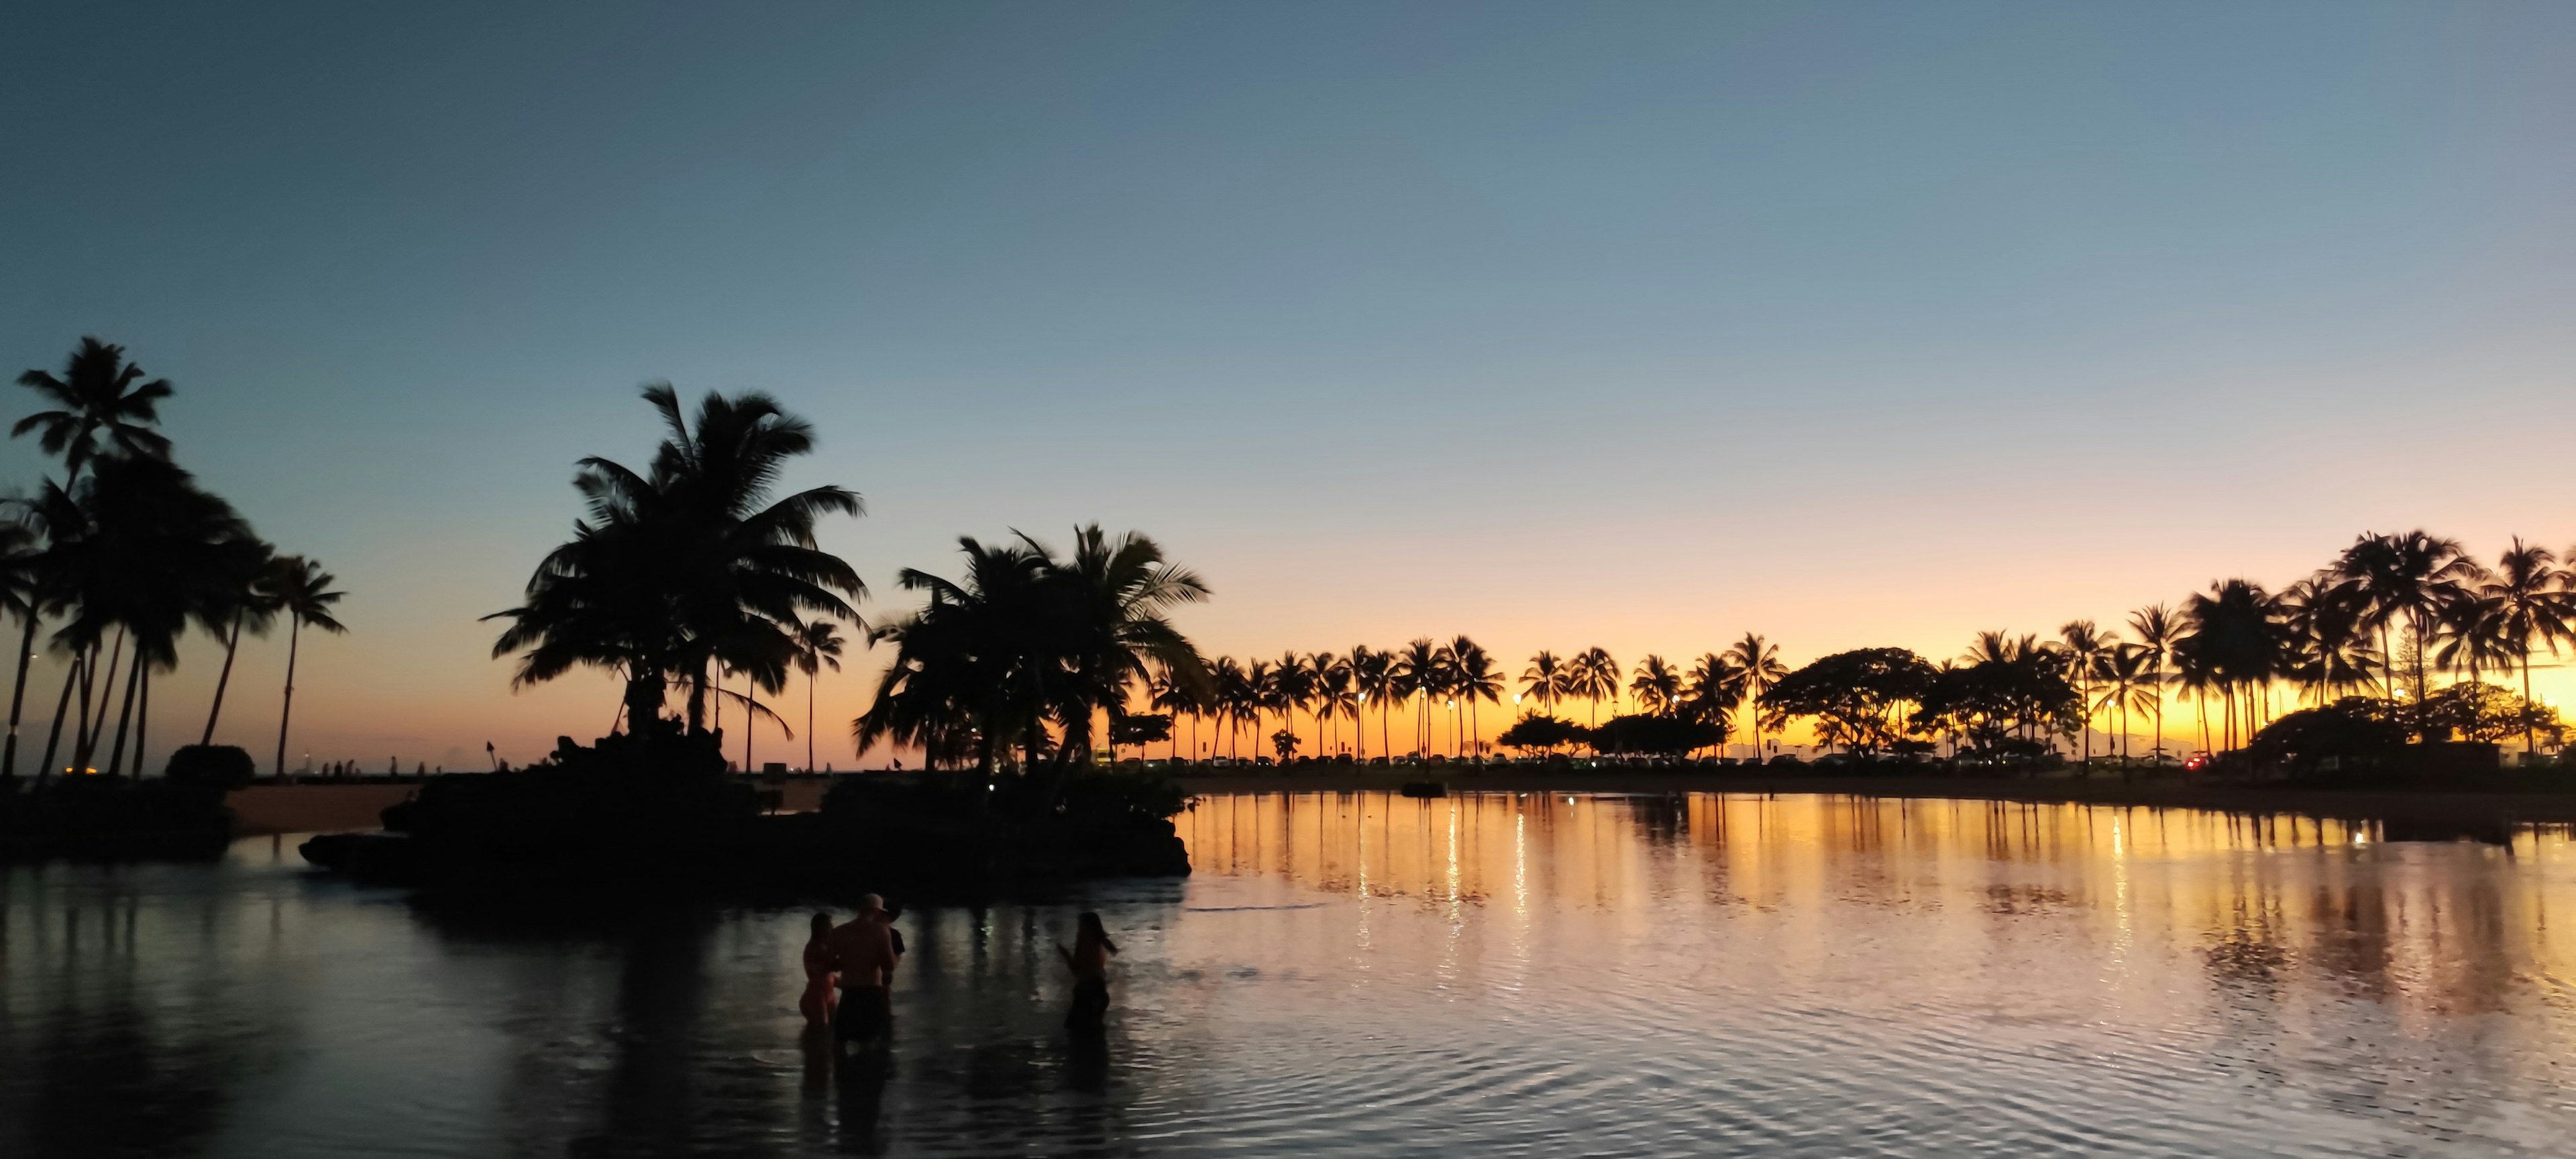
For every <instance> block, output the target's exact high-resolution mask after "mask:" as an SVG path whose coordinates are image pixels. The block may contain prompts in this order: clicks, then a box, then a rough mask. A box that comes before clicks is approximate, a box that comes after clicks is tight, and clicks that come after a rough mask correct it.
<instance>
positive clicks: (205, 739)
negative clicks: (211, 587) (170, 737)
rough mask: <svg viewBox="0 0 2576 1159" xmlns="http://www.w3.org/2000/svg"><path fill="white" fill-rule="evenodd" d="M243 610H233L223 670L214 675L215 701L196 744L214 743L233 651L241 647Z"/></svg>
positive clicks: (207, 714) (229, 678) (226, 641)
mask: <svg viewBox="0 0 2576 1159" xmlns="http://www.w3.org/2000/svg"><path fill="white" fill-rule="evenodd" d="M245 610H246V609H235V610H234V612H233V630H232V633H231V635H229V636H228V637H226V638H225V640H224V670H223V672H222V673H221V674H220V675H218V676H216V677H215V703H214V705H213V707H210V708H208V709H206V733H205V735H204V736H201V737H198V738H197V743H198V744H201V745H208V744H213V743H215V718H216V717H218V716H222V715H223V713H224V688H225V686H226V685H229V684H231V683H232V682H233V652H234V651H235V650H237V649H239V648H240V647H241V630H242V613H243V611H245Z"/></svg>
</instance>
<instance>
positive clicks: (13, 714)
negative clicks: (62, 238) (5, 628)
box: [0, 604, 2531, 781]
mask: <svg viewBox="0 0 2576 1159" xmlns="http://www.w3.org/2000/svg"><path fill="white" fill-rule="evenodd" d="M38 622H39V621H38V618H37V616H36V609H35V607H34V605H32V604H30V605H29V606H28V608H27V630H26V632H25V633H24V634H23V635H21V636H20V637H19V639H18V684H17V687H16V688H15V689H13V690H12V691H11V692H10V693H9V741H8V747H7V749H6V750H5V751H0V781H5V780H8V779H10V778H13V777H16V776H17V775H18V713H19V710H20V709H21V708H23V707H25V705H26V703H27V665H28V664H29V663H30V662H32V661H33V660H34V659H35V657H36V625H37V623H38ZM2529 675H2530V669H2529V667H2528V665H2527V664H2526V667H2525V668H2524V676H2525V679H2524V680H2523V685H2524V686H2525V687H2526V688H2527V687H2529V686H2530V684H2531V681H2530V679H2529Z"/></svg>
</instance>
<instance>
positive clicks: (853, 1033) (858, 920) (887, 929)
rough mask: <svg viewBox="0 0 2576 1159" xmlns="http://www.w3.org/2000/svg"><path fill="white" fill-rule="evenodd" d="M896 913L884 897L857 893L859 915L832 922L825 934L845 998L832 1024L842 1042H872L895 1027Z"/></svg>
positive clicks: (842, 997)
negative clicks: (840, 921) (836, 924)
mask: <svg viewBox="0 0 2576 1159" xmlns="http://www.w3.org/2000/svg"><path fill="white" fill-rule="evenodd" d="M894 943H895V939H894V917H893V915H891V914H888V913H887V912H886V910H885V899H884V898H881V897H878V896H877V895H875V894H873V893H872V894H869V895H867V896H866V897H863V898H860V899H859V916H857V917H854V918H851V919H850V920H849V921H846V922H843V923H841V924H840V925H838V926H835V927H833V929H832V932H831V933H830V934H829V935H827V936H826V937H825V938H824V942H823V944H824V947H825V949H826V950H827V951H828V953H829V956H830V958H831V961H832V967H833V969H835V970H838V971H840V975H841V976H840V987H841V1004H840V1008H839V1009H838V1010H836V1011H834V1012H833V1015H832V1029H833V1031H834V1032H835V1033H837V1034H838V1035H839V1036H840V1038H841V1041H843V1042H862V1043H863V1042H869V1041H872V1040H875V1039H878V1038H883V1037H885V1036H886V1035H887V1034H889V1033H891V1032H892V1031H893V1029H894V1005H893V999H892V995H891V994H890V992H889V991H888V987H889V986H891V985H892V984H893V981H894V968H895V964H896V963H898V962H900V961H902V958H903V955H902V952H901V951H898V950H897V949H895V944H894Z"/></svg>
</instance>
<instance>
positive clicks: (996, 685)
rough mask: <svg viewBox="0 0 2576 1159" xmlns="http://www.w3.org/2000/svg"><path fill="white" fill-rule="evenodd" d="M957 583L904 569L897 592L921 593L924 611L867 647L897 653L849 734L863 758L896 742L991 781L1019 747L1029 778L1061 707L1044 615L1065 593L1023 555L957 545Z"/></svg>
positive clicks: (1006, 546) (1059, 676)
mask: <svg viewBox="0 0 2576 1159" xmlns="http://www.w3.org/2000/svg"><path fill="white" fill-rule="evenodd" d="M958 545H959V550H960V551H962V552H963V553H964V555H965V556H966V568H965V570H964V572H962V573H961V575H960V578H958V579H954V580H951V579H948V578H946V577H942V576H936V575H932V574H930V573H928V572H923V571H918V570H914V569H911V568H906V569H904V570H903V571H901V572H898V573H896V581H895V582H896V583H897V584H898V585H899V586H901V587H903V588H904V589H905V590H907V591H917V592H923V593H926V594H927V595H928V597H929V603H928V605H927V606H925V607H923V608H921V609H920V610H919V611H916V612H913V613H911V614H909V615H906V616H903V617H900V618H898V619H896V620H894V621H892V622H890V623H887V624H884V625H883V626H881V627H879V628H877V629H876V630H875V632H873V633H871V635H870V639H871V640H874V641H887V642H891V643H893V644H894V645H895V655H894V659H893V660H892V661H891V662H890V663H889V664H888V665H887V666H886V670H885V673H884V675H883V676H881V677H879V679H878V681H877V687H876V692H875V694H874V696H873V698H872V699H871V700H870V702H869V705H868V710H867V711H866V712H865V713H864V714H862V715H861V716H860V717H859V718H858V719H857V720H855V721H853V722H851V726H850V727H851V738H852V740H853V741H855V742H856V744H857V745H858V747H859V750H860V751H861V752H865V751H866V750H867V749H869V748H871V747H873V746H875V745H876V744H878V743H880V742H885V741H892V742H894V743H896V744H903V745H910V746H913V747H915V748H919V749H920V750H922V752H923V754H924V756H925V757H926V758H927V761H928V763H929V765H930V766H931V767H933V768H936V767H938V766H939V765H941V764H943V763H947V762H951V761H966V760H970V759H971V761H972V762H973V767H974V770H975V773H976V775H977V776H978V777H981V778H990V777H991V776H992V775H993V774H994V773H995V772H996V771H997V770H998V769H999V767H1000V761H1001V758H1002V756H1003V755H1004V753H1005V752H1006V751H1007V750H1008V749H1009V748H1010V747H1011V746H1013V745H1017V746H1019V747H1020V750H1021V753H1022V761H1021V767H1022V770H1023V771H1024V772H1025V771H1026V770H1027V769H1029V768H1030V767H1032V766H1034V765H1035V764H1036V763H1037V756H1038V752H1039V750H1040V749H1041V748H1043V747H1044V742H1045V720H1046V714H1047V712H1048V710H1049V708H1050V707H1051V706H1055V705H1060V704H1062V703H1064V701H1065V700H1066V699H1067V694H1066V692H1065V689H1064V687H1063V685H1064V683H1065V681H1066V679H1067V674H1066V673H1065V671H1064V670H1063V668H1062V667H1061V665H1056V664H1050V663H1048V662H1047V655H1048V653H1047V652H1046V649H1047V648H1048V646H1049V645H1050V644H1053V643H1059V642H1060V641H1051V640H1048V639H1047V638H1046V635H1045V634H1046V633H1047V632H1048V631H1050V620H1051V615H1052V614H1053V613H1055V612H1057V611H1059V610H1060V609H1061V607H1062V606H1063V605H1062V602H1061V601H1062V596H1063V592H1062V590H1061V589H1060V588H1058V587H1056V586H1055V585H1053V584H1051V583H1050V582H1049V579H1048V571H1047V564H1046V560H1045V558H1044V557H1043V556H1041V555H1039V554H1038V553H1037V552H1036V551H1034V550H1031V549H1030V548H1029V547H1027V546H1025V545H1023V544H1018V543H1002V544H985V543H981V542H979V541H977V540H975V539H972V538H962V539H960V540H959V541H958Z"/></svg>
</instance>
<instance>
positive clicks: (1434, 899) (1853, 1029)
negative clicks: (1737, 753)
mask: <svg viewBox="0 0 2576 1159" xmlns="http://www.w3.org/2000/svg"><path fill="white" fill-rule="evenodd" d="M1180 824H1181V830H1182V833H1183V834H1184V836H1185V837H1186V838H1187V839H1188V841H1189V843H1190V846H1191V852H1192V859H1193V862H1194V863H1195V865H1196V866H1197V870H1198V872H1197V874H1196V875H1195V876H1193V877H1192V878H1190V879H1189V880H1187V881H1186V882H1143V883H1114V884H1103V885H1098V886H1094V887H1091V888H1089V889H1087V890H1084V891H1082V892H1080V893H1078V894H1075V895H1072V896H1068V897H1065V898H1062V899H1058V900H1055V901H1050V902H1047V903H1044V904H1019V903H1014V904H1003V905H994V906H991V907H988V908H983V909H941V910H935V911H934V910H928V909H917V910H915V911H913V912H910V913H907V914H906V915H905V916H904V918H903V927H904V929H905V932H906V936H907V939H908V940H909V942H910V943H911V949H912V950H913V955H912V957H910V958H908V959H907V960H906V962H905V965H904V968H903V972H902V975H901V977H900V979H899V983H898V987H897V994H896V999H895V1005H896V1008H897V1012H898V1016H899V1026H898V1032H897V1041H896V1043H895V1045H894V1046H893V1048H892V1049H891V1050H889V1051H887V1052H885V1053H884V1054H882V1055H870V1056H862V1057H856V1058H851V1059H840V1060H835V1059H834V1058H832V1057H831V1056H830V1054H829V1053H828V1052H826V1051H823V1050H821V1049H818V1048H817V1046H816V1044H815V1043H814V1041H813V1040H812V1039H810V1038H809V1037H807V1036H805V1035H803V1034H801V1033H800V1026H799V1020H798V1017H797V1014H796V1010H795V1001H796V995H797V992H798V989H799V986H800V982H801V978H800V975H799V972H798V966H797V950H798V947H799V946H800V945H801V943H802V941H803V937H804V929H805V920H806V915H807V913H808V912H809V911H807V910H803V909H794V910H777V909H716V908H703V907H691V906H672V905H659V904H654V903H652V902H651V901H650V899H631V902H632V903H631V904H621V905H604V906H600V907H596V908H590V909H585V910H582V911H578V912H562V911H535V912H513V913H509V914H502V915H496V914H494V913H491V912H489V911H488V910H485V911H468V912H451V911H448V910H444V909H441V908H437V907H433V906H426V905H423V904H420V903H418V902H415V901H413V900H410V899H409V898H407V897H406V896H405V895H403V894H401V893H399V892H396V891H389V890H380V889H370V888H361V887H356V886H352V885H349V884H347V883H345V882H341V881H337V880H333V879H330V878H326V877H321V876H317V875H315V874H312V873H309V872H307V871H306V870H305V868H304V867H303V866H302V865H301V863H300V861H299V860H298V858H297V857H296V855H295V852H294V840H293V839H292V838H289V839H285V840H271V839H268V838H260V839H255V840H250V841H245V842H242V843H241V844H240V845H238V846H237V847H236V848H235V849H234V851H233V853H232V855H231V856H230V857H229V858H228V859H227V860H226V861H225V862H223V863H221V864H219V865H213V866H175V865H145V866H129V867H116V868H102V867H91V866H65V865H56V866H49V867H42V868H28V867H18V868H12V869H7V870H0V873H5V875H6V876H5V890H0V907H5V908H4V909H0V1155H10V1156H45V1157H53V1156H88V1155H123V1154H132V1155H215V1156H316V1157H319V1156H333V1157H338V1156H349V1155H365V1154H386V1155H441V1156H445V1155H456V1156H468V1155H473V1156H479V1155H528V1156H539V1155H573V1156H594V1155H601V1156H604V1155H629V1154H632V1155H680V1154H706V1155H806V1154H838V1153H861V1154H922V1155H951V1154H954V1155H995V1154H1001V1155H1011V1154H1031V1155H1076V1154H1097V1155H1128V1154H1141V1155H1244V1156H1268V1155H1281V1156H1287V1155H1352V1156H1360V1155H1370V1156H1375V1155H1426V1156H1427V1155H1534V1156H1535V1155H1683V1154H1728V1153H1735V1154H1781V1155H1805V1154H1813V1155H1878V1154H1885V1155H1896V1154H1934V1153H1941V1154H1958V1153H1966V1152H1972V1151H1981V1152H1989V1153H1995V1154H2012V1155H2026V1154H2042V1153H2051V1152H2063V1153H2077V1152H2080V1153H2085V1154H2138V1155H2200V1154H2218V1153H2225V1154H2239V1155H2257V1154H2259V1155H2416V1154H2422V1155H2449V1154H2464V1155H2465V1154H2476V1155H2489V1154H2533V1155H2543V1154H2565V1153H2566V1148H2567V1147H2568V1140H2569V1139H2571V1138H2576V1096H2571V1095H2570V1094H2569V1093H2568V1088H2569V1086H2570V1084H2571V1080H2576V844H2571V842H2570V840H2569V838H2568V836H2567V835H2566V834H2564V833H2560V832H2530V831H2526V832H2522V833H2519V834H2516V835H2515V836H2514V838H2513V840H2512V842H2511V844H2510V845H2508V846H2494V845H2480V844H2471V843H2444V844H2428V843H2411V842H2407V843H2386V842H2381V841H2378V840H2376V839H2375V837H2376V834H2375V833H2374V832H2373V831H2372V830H2371V829H2369V828H2368V827H2363V826H2346V825H2341V824H2338V823H2335V822H2323V823H2319V822H2315V821H2310V820H2304V819H2298V820H2293V819H2288V818H2281V819H2269V820H2258V819H2245V818H2235V817H2228V816H2222V815H2217V814H2208V813H2195V812H2173V811H2166V812H2155V811H2149V810H2139V809H2111V808H2086V807H2075V806H2031V805H2009V804H1992V803H1983V802H1925V801H1912V802H1899V801H1879V800H1870V799H1852V798H1827V797H1780V798H1774V799H1765V798H1759V797H1728V796H1720V795H1710V794H1700V795H1692V796H1689V797H1686V798H1619V797H1583V796H1577V797H1565V796H1536V795H1520V796H1515V795H1508V794H1496V795H1476V796H1466V797H1458V798H1451V799H1447V800H1430V801H1416V800H1409V799H1405V798H1401V797H1391V796H1387V795H1382V794H1268V795H1245V796H1231V797H1211V798H1206V799H1203V800H1202V801H1201V802H1200V804H1199V805H1198V807H1197V808H1196V809H1195V810H1193V811H1192V812H1190V813H1188V814H1186V815H1184V816H1183V817H1182V818H1180ZM1082 908H1094V909H1098V910H1099V911H1100V912H1101V913H1102V915H1103V917H1104V918H1105V919H1106V921H1107V923H1108V926H1109V928H1110V930H1111V932H1112V935H1113V936H1114V937H1116V938H1117V939H1118V941H1119V944H1120V946H1121V947H1122V949H1123V950H1124V953H1123V954H1122V955H1121V956H1120V957H1119V959H1118V961H1117V965H1116V967H1115V975H1114V977H1115V985H1114V993H1115V1009H1114V1012H1113V1014H1112V1015H1111V1019H1110V1023H1109V1031H1108V1035H1107V1037H1106V1041H1105V1042H1104V1043H1102V1044H1100V1046H1098V1047H1097V1048H1091V1047H1085V1046H1080V1045H1077V1044H1075V1043H1073V1042H1070V1041H1068V1039H1067V1038H1066V1036H1065V1035H1064V1034H1063V1033H1062V1032H1061V1031H1060V1030H1059V1029H1057V1026H1056V1024H1057V1022H1058V1020H1059V1019H1060V1018H1061V1017H1062V1011H1063V1008H1064V1005H1065V1002H1066V999H1067V994H1068V985H1067V982H1066V979H1065V977H1064V971H1063V969H1062V967H1061V965H1060V964H1059V963H1058V962H1057V961H1056V959H1055V951H1054V949H1053V943H1054V940H1055V939H1057V938H1065V939H1067V940H1070V933H1071V926H1072V918H1073V914H1074V913H1075V912H1076V911H1077V910H1079V909H1082Z"/></svg>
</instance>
